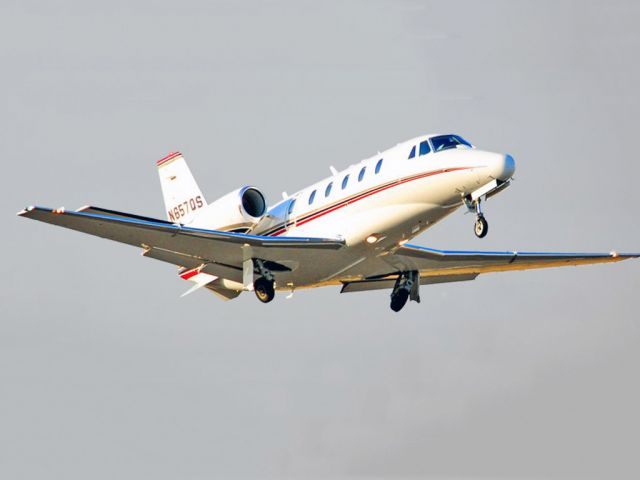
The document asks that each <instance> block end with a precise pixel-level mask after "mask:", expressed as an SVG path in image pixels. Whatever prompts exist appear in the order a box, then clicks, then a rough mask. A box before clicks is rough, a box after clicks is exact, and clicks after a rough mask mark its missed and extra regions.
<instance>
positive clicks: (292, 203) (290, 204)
mask: <svg viewBox="0 0 640 480" xmlns="http://www.w3.org/2000/svg"><path fill="white" fill-rule="evenodd" d="M295 205H296V200H295V199H293V200H291V203H289V210H288V213H289V215H291V212H293V207H295Z"/></svg>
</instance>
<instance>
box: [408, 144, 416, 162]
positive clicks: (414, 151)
mask: <svg viewBox="0 0 640 480" xmlns="http://www.w3.org/2000/svg"><path fill="white" fill-rule="evenodd" d="M415 156H416V146H415V145H414V146H413V148H412V149H411V152H409V159H411V158H414V157H415Z"/></svg>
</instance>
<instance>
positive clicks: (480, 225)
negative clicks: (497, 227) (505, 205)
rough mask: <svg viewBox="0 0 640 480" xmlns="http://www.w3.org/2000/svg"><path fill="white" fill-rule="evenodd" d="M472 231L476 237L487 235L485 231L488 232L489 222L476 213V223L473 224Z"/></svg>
mask: <svg viewBox="0 0 640 480" xmlns="http://www.w3.org/2000/svg"><path fill="white" fill-rule="evenodd" d="M473 231H474V232H475V234H476V237H478V238H484V237H486V236H487V233H489V224H488V223H487V221H486V220H485V218H484V216H482V215H478V218H476V223H475V225H474V226H473Z"/></svg>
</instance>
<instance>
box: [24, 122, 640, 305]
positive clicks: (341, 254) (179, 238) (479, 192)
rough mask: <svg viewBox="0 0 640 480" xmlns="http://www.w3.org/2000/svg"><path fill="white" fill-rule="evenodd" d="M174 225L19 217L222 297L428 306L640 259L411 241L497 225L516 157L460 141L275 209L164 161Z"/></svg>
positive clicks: (427, 147) (363, 170)
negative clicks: (515, 282)
mask: <svg viewBox="0 0 640 480" xmlns="http://www.w3.org/2000/svg"><path fill="white" fill-rule="evenodd" d="M157 167H158V173H159V175H160V184H161V187H162V193H163V196H164V203H165V207H166V220H160V219H156V218H150V217H146V216H141V215H135V214H131V213H123V212H119V211H115V210H110V209H106V208H100V207H95V206H85V207H82V208H80V209H78V210H75V211H70V210H66V209H65V208H54V209H52V208H44V207H35V206H32V207H27V208H26V209H24V210H22V211H21V212H19V213H18V215H20V216H22V217H25V218H31V219H33V220H39V221H42V222H46V223H52V224H54V225H58V226H61V227H65V228H70V229H72V230H78V231H80V232H84V233H88V234H91V235H96V236H99V237H103V238H107V239H110V240H115V241H117V242H122V243H126V244H129V245H133V246H136V247H139V248H141V249H142V255H143V256H145V257H149V258H154V259H156V260H160V261H163V262H167V263H171V264H174V265H176V266H178V267H179V269H178V275H179V276H180V277H181V278H182V279H184V280H188V281H189V282H191V283H192V286H191V288H189V290H188V291H187V292H186V293H184V294H183V296H184V295H186V294H187V293H191V292H193V291H195V290H197V289H200V288H202V287H204V288H205V289H206V290H209V291H211V292H213V293H215V294H216V295H218V296H219V297H221V298H222V299H225V300H230V299H233V298H236V297H237V296H239V295H240V294H241V293H242V292H244V291H251V290H253V291H254V292H255V295H256V296H257V298H258V299H259V300H260V301H261V302H263V303H268V302H270V301H271V300H273V298H274V296H275V292H276V291H285V292H290V295H292V294H293V292H294V290H299V289H304V288H312V287H321V286H328V285H336V286H339V287H341V290H340V291H341V293H347V292H362V291H367V290H378V289H386V290H390V296H391V309H392V310H393V311H394V312H398V311H400V310H401V309H402V308H403V307H404V306H405V304H406V303H407V301H408V300H411V301H415V302H420V293H419V290H420V287H421V286H422V285H430V284H436V283H446V282H460V281H467V280H474V279H475V278H476V277H477V276H478V275H480V274H483V273H489V272H505V271H511V270H526V269H533V268H547V267H560V266H568V265H585V264H592V263H609V262H618V261H621V260H626V259H629V258H635V257H638V256H639V255H640V254H638V253H617V252H615V251H612V252H609V253H539V252H518V251H505V252H485V251H452V250H437V249H434V248H428V247H423V246H417V245H411V244H409V243H408V242H409V241H410V240H411V239H412V238H413V237H415V236H416V235H419V234H421V233H423V232H424V231H425V230H427V229H429V228H431V227H432V226H434V225H435V224H436V223H438V222H440V221H441V220H443V219H444V218H445V217H447V216H448V215H450V214H452V213H453V212H455V211H456V210H458V209H461V208H462V209H464V210H466V211H469V212H472V213H473V215H474V217H475V222H474V225H473V230H474V233H475V235H476V236H477V237H478V238H483V237H485V236H486V235H487V232H488V228H489V224H488V222H487V220H486V218H485V215H484V213H483V209H482V205H483V202H485V201H486V200H487V199H489V198H492V197H493V196H495V195H497V194H498V193H500V192H502V191H504V190H505V189H506V188H508V187H509V186H510V185H511V184H512V179H513V175H514V172H515V169H516V164H515V161H514V159H513V157H512V156H511V155H508V154H502V153H492V152H489V151H484V150H480V149H478V148H476V147H475V146H474V145H472V144H471V143H469V142H468V141H466V140H465V139H464V138H462V137H461V136H459V135H454V134H447V135H440V134H430V135H423V136H420V137H416V138H413V139H411V140H408V141H406V142H403V143H400V144H398V145H396V146H395V147H393V148H390V149H388V150H385V151H383V152H381V153H378V154H376V155H374V156H372V157H370V158H367V159H365V160H362V161H361V162H359V163H357V164H354V165H351V166H349V167H348V168H346V169H344V170H341V171H338V170H336V169H335V168H334V167H330V170H331V175H330V176H329V177H328V178H325V179H324V180H321V181H319V182H317V183H314V184H313V185H310V186H308V187H306V188H303V189H302V190H299V191H298V192H296V193H293V194H291V195H288V194H286V192H283V198H282V200H280V201H278V202H277V203H276V204H274V205H272V206H271V207H268V206H267V202H266V200H265V196H264V194H263V193H262V192H261V191H260V190H259V189H258V188H256V187H254V186H244V187H242V188H239V189H237V190H234V191H233V192H231V193H229V194H227V195H225V196H223V197H221V198H220V199H218V200H216V201H214V202H212V203H208V202H207V201H206V200H205V197H204V195H203V193H202V191H201V190H200V188H199V187H198V184H197V183H196V181H195V179H194V177H193V175H192V174H191V171H190V169H189V167H188V166H187V163H186V161H185V159H184V157H183V156H182V155H181V154H180V153H179V152H174V153H171V154H169V155H167V156H165V157H164V158H162V159H160V160H158V161H157Z"/></svg>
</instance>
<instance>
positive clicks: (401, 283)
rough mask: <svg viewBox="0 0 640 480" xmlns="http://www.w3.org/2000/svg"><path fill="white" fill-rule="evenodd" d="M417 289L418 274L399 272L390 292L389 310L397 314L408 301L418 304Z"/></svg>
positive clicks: (418, 282)
mask: <svg viewBox="0 0 640 480" xmlns="http://www.w3.org/2000/svg"><path fill="white" fill-rule="evenodd" d="M419 287H420V273H419V272H416V271H412V272H401V273H400V274H399V275H398V278H397V279H396V283H395V285H394V286H393V290H392V291H391V310H393V311H394V312H399V311H400V310H402V307H404V306H405V305H406V303H407V300H409V299H411V300H414V301H416V302H418V303H420V294H419Z"/></svg>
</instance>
